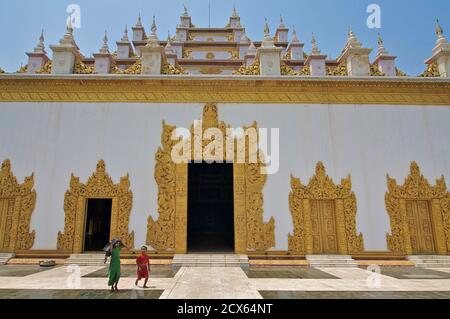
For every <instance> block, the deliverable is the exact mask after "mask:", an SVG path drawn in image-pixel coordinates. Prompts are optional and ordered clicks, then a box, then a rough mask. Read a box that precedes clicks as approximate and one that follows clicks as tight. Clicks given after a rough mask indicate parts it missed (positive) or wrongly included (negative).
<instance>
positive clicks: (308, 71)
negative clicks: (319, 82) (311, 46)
mask: <svg viewBox="0 0 450 319" xmlns="http://www.w3.org/2000/svg"><path fill="white" fill-rule="evenodd" d="M298 74H299V75H311V67H310V66H309V65H305V66H304V67H303V68H302V69H301V70H300V72H299V73H298Z"/></svg>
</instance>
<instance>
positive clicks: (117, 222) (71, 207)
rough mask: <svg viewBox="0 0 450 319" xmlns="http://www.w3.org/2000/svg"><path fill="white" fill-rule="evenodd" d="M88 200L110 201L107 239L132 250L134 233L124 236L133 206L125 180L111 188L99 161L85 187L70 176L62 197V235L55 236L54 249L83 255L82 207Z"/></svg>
mask: <svg viewBox="0 0 450 319" xmlns="http://www.w3.org/2000/svg"><path fill="white" fill-rule="evenodd" d="M89 198H111V199H112V209H111V231H110V237H111V238H120V239H122V241H123V242H124V244H125V246H127V247H128V248H130V249H131V248H133V246H134V231H132V232H131V233H129V232H128V224H129V218H130V213H131V208H132V204H133V193H132V192H131V190H130V180H129V176H128V175H127V176H125V177H122V178H121V179H120V183H118V184H114V183H113V181H112V179H111V177H109V175H108V173H106V167H105V162H104V161H103V160H100V161H99V162H98V164H97V168H96V171H95V173H93V174H92V175H91V177H89V179H88V181H87V183H86V184H82V183H80V179H79V178H78V177H75V176H74V175H73V174H72V176H71V178H70V188H69V190H67V192H66V194H65V197H64V214H65V218H64V233H61V232H58V249H59V250H63V251H70V252H74V253H80V252H82V251H83V239H84V221H85V214H86V210H85V206H86V201H87V200H88V199H89Z"/></svg>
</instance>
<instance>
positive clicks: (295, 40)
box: [291, 26, 300, 43]
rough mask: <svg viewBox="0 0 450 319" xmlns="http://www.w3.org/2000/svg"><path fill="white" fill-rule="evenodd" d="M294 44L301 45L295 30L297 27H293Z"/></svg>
mask: <svg viewBox="0 0 450 319" xmlns="http://www.w3.org/2000/svg"><path fill="white" fill-rule="evenodd" d="M291 42H292V43H300V40H299V39H298V37H297V31H296V30H295V26H292V40H291Z"/></svg>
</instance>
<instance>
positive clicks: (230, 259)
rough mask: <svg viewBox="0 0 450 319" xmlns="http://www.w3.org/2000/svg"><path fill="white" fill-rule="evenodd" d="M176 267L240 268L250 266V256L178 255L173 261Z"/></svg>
mask: <svg viewBox="0 0 450 319" xmlns="http://www.w3.org/2000/svg"><path fill="white" fill-rule="evenodd" d="M172 265H174V266H185V267H240V266H243V265H247V266H248V256H246V255H230V254H226V255H224V254H217V255H213V254H186V255H182V254H177V255H175V256H174V258H173V260H172Z"/></svg>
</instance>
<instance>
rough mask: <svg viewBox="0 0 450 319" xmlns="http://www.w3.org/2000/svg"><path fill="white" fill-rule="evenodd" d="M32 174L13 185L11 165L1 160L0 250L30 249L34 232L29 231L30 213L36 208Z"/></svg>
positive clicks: (14, 179) (14, 182)
mask: <svg viewBox="0 0 450 319" xmlns="http://www.w3.org/2000/svg"><path fill="white" fill-rule="evenodd" d="M33 187H34V173H33V174H32V175H31V176H29V177H26V178H25V181H24V182H23V183H22V184H19V183H18V182H17V179H16V177H15V176H14V175H13V173H12V171H11V162H10V161H9V160H5V161H3V163H2V167H1V170H0V251H5V252H13V251H15V250H27V249H30V248H31V247H33V244H34V237H35V231H34V230H33V231H31V232H30V222H31V214H32V213H33V210H34V208H35V205H36V191H35V190H33Z"/></svg>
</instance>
